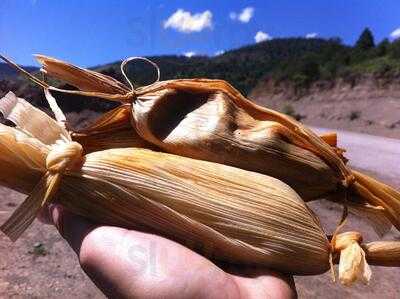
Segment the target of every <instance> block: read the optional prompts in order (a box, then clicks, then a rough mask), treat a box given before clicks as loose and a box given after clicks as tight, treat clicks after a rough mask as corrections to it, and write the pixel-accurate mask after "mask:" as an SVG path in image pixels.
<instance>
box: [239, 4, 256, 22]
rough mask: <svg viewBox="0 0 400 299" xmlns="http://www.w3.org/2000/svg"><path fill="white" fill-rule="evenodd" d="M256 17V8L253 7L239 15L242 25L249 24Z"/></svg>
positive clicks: (247, 8)
mask: <svg viewBox="0 0 400 299" xmlns="http://www.w3.org/2000/svg"><path fill="white" fill-rule="evenodd" d="M253 15H254V8H253V7H246V8H245V9H243V10H242V12H241V13H240V15H239V21H240V22H242V23H248V22H249V21H250V20H251V18H252V17H253Z"/></svg>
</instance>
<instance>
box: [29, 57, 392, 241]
mask: <svg viewBox="0 0 400 299" xmlns="http://www.w3.org/2000/svg"><path fill="white" fill-rule="evenodd" d="M37 59H38V60H39V62H40V63H42V65H43V71H44V72H46V73H47V74H48V75H50V76H54V77H57V78H58V79H61V80H65V81H66V82H68V83H69V84H71V85H74V86H76V87H78V88H79V89H80V91H68V90H59V89H57V88H53V87H51V86H48V85H46V84H45V83H43V82H42V83H38V84H41V85H42V86H43V87H45V88H49V89H50V90H58V91H63V92H68V93H75V94H80V95H88V96H96V97H100V98H104V99H108V100H113V101H120V102H121V103H123V105H122V106H121V107H118V108H116V109H115V110H113V111H111V112H109V113H108V114H106V115H104V117H103V118H102V119H101V120H100V121H99V122H98V123H95V124H94V125H93V127H89V128H86V129H85V130H84V131H83V132H77V133H76V134H73V135H72V136H73V138H74V139H76V140H77V141H79V142H80V143H82V144H84V147H85V148H87V149H88V150H89V151H95V150H96V149H106V148H114V147H129V146H136V145H137V144H140V146H142V147H149V146H150V144H151V148H153V149H156V148H158V149H159V150H162V151H165V152H169V153H173V154H177V155H181V156H187V157H191V158H195V159H201V160H208V161H212V162H218V163H222V164H227V165H231V166H236V167H239V168H242V169H246V170H250V171H256V172H259V173H263V174H267V175H271V176H273V177H276V178H278V179H280V180H282V181H284V182H286V183H287V184H289V185H290V186H291V187H292V188H294V189H295V190H296V191H297V192H298V193H299V194H300V195H301V196H302V198H303V199H304V200H313V199H317V198H321V197H326V196H329V197H330V198H335V199H336V200H338V199H339V201H340V202H342V203H343V202H345V201H346V199H347V201H346V204H347V205H350V206H351V208H352V209H353V210H355V211H356V212H357V213H358V214H362V215H364V216H365V217H367V218H368V219H369V220H371V221H372V222H374V227H375V228H376V230H377V231H378V232H379V233H381V234H382V233H384V232H385V231H387V230H389V229H390V223H392V224H394V225H395V226H396V228H397V229H400V217H399V215H400V193H399V192H398V191H396V190H394V189H393V188H391V187H389V186H387V185H385V184H383V183H381V182H379V181H376V180H373V179H371V178H369V177H368V176H366V175H364V174H362V173H359V172H356V171H353V170H351V169H350V168H349V167H347V166H346V165H345V162H346V159H345V158H344V157H343V155H342V154H343V150H341V149H339V148H337V147H336V135H335V134H330V135H324V136H320V137H318V136H317V135H315V134H314V133H313V132H312V131H311V130H309V129H308V128H307V127H306V126H303V125H302V124H301V123H299V122H297V121H295V120H294V119H292V118H290V117H288V116H286V115H284V114H282V113H279V112H276V111H273V110H270V109H266V108H263V107H260V106H257V105H255V104H253V103H252V102H250V101H249V100H247V99H246V98H244V97H243V96H242V95H241V94H240V93H239V92H238V91H237V90H235V89H234V88H233V87H232V86H230V85H229V84H228V83H226V82H225V81H221V80H208V79H192V80H189V79H182V80H170V81H162V82H156V83H154V84H152V85H150V86H145V87H142V88H138V89H135V90H129V88H128V87H126V86H124V85H123V84H122V83H120V82H118V81H116V80H115V79H113V78H111V77H108V76H105V75H102V74H99V73H96V72H93V71H88V70H85V69H81V68H78V67H76V66H73V65H71V64H68V63H65V62H63V61H60V60H57V59H54V58H50V57H46V56H43V55H37ZM129 105H130V106H131V108H129ZM128 109H131V113H127V111H128ZM115 115H118V116H119V117H118V118H117V117H115ZM130 122H132V125H133V128H134V129H133V130H131V131H130V130H129V129H128V128H127V126H129V123H130ZM114 124H117V125H114ZM118 126H123V129H120V128H118ZM110 127H113V128H114V129H112V130H110V129H109V128H110ZM117 135H118V138H115V137H114V136H117ZM371 215H372V216H371ZM375 219H378V221H376V220H375ZM389 221H390V223H389Z"/></svg>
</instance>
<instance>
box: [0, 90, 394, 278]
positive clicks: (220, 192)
mask: <svg viewBox="0 0 400 299" xmlns="http://www.w3.org/2000/svg"><path fill="white" fill-rule="evenodd" d="M8 100H9V102H12V101H15V103H14V104H13V105H12V106H13V108H12V109H9V110H8V117H9V118H10V119H13V120H14V122H15V123H16V124H17V127H16V128H10V127H7V126H5V125H0V169H1V170H2V172H1V175H0V183H1V184H3V185H6V186H7V187H10V188H13V189H16V190H19V191H21V192H24V193H27V194H30V195H29V196H28V198H27V199H26V200H25V201H24V203H23V204H22V205H21V206H20V207H18V208H17V210H16V211H15V212H14V214H13V215H12V216H11V217H10V219H9V220H8V221H7V222H6V223H5V224H3V225H2V227H1V230H2V231H3V232H5V233H6V234H7V235H8V236H9V237H10V238H11V239H12V240H15V239H17V238H18V237H19V235H20V234H21V233H22V232H23V231H24V230H25V229H26V228H27V227H28V226H29V224H30V223H31V222H32V221H33V219H34V217H35V215H36V214H37V212H38V211H39V209H40V208H41V207H43V206H44V205H46V204H48V203H50V202H51V201H53V200H57V201H58V202H60V203H62V204H63V205H64V206H66V207H67V208H69V209H70V210H72V211H73V212H75V213H78V214H80V215H83V216H85V217H88V218H90V219H92V220H94V221H99V222H102V223H107V224H112V225H118V226H124V227H130V228H135V229H138V228H139V229H143V230H146V231H151V232H155V233H158V234H161V235H164V236H166V237H169V238H171V239H174V240H176V241H178V242H181V243H183V244H185V245H188V244H189V245H190V246H194V247H196V248H197V250H199V251H200V252H201V253H203V254H206V255H207V257H209V258H213V259H218V260H223V261H228V262H231V263H236V264H240V265H255V266H266V267H269V268H272V269H276V270H278V271H282V272H286V273H291V274H302V275H306V274H319V273H323V272H325V271H326V270H328V269H329V267H331V264H330V261H331V258H332V257H333V258H334V259H339V279H340V281H341V282H342V283H343V284H345V285H350V284H351V283H353V282H355V281H357V280H359V281H362V282H364V283H368V281H369V279H370V276H371V271H370V268H369V266H368V263H367V261H368V259H369V254H370V252H371V258H372V261H373V263H375V264H378V265H379V264H383V265H386V266H399V264H398V260H399V258H398V257H399V255H400V249H399V248H400V244H398V242H388V243H389V244H388V245H386V244H385V243H384V242H382V243H380V245H377V244H376V243H371V244H364V245H362V244H361V241H362V239H361V236H360V235H359V233H356V232H352V233H345V234H339V235H335V236H334V239H333V241H332V243H330V242H329V241H328V239H327V237H326V236H325V233H324V231H323V230H322V228H321V226H320V224H319V221H318V219H317V217H316V216H315V215H314V214H313V213H312V212H311V211H310V210H309V209H308V208H307V206H306V204H305V203H304V202H303V201H302V199H301V198H300V197H299V196H298V194H297V193H296V192H295V191H294V190H293V189H292V188H290V187H289V186H288V185H286V184H285V183H283V182H281V181H279V180H277V179H274V178H272V177H268V176H265V175H261V174H258V173H255V172H249V171H245V170H242V169H238V168H233V167H230V166H225V165H222V164H217V163H211V162H206V161H201V160H193V159H190V158H185V157H181V156H176V155H171V154H166V153H161V152H155V151H151V150H148V149H140V148H123V149H110V150H105V151H97V152H93V153H90V154H88V155H85V156H84V155H83V152H82V146H81V145H80V144H78V143H77V142H74V141H72V140H71V139H70V138H69V137H68V132H67V131H66V130H65V128H64V127H63V126H62V124H59V123H56V122H55V121H53V120H52V119H51V118H49V117H48V116H46V115H45V114H44V113H43V112H41V111H39V110H38V109H36V108H34V107H32V106H31V105H30V104H29V103H27V102H26V101H24V100H23V99H18V98H16V97H12V94H9V95H8ZM9 104H10V103H9ZM8 107H11V106H8ZM3 113H4V110H3ZM26 115H31V116H32V118H31V119H35V121H34V122H33V123H32V122H30V123H29V125H26V124H25V121H26V119H25V118H24V116H26ZM44 124H46V125H48V126H49V127H48V129H49V130H48V132H49V134H46V133H43V132H46V131H47V130H43V125H44ZM11 166H12V167H11ZM10 177H12V178H13V179H12V180H10V179H9V178H10ZM385 253H389V256H390V258H388V255H387V254H385Z"/></svg>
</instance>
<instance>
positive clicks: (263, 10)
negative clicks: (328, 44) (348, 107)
mask: <svg viewBox="0 0 400 299" xmlns="http://www.w3.org/2000/svg"><path fill="white" fill-rule="evenodd" d="M366 26H368V27H370V28H371V30H372V31H373V33H374V35H375V38H376V40H377V41H379V40H381V39H383V38H385V37H388V38H390V35H391V33H393V32H394V33H393V37H395V36H400V29H399V30H398V31H397V34H396V31H395V30H396V29H398V28H400V1H399V0H386V1H385V0H335V1H322V0H321V1H317V0H308V1H295V0H292V1H286V0H280V1H269V0H264V1H223V0H220V1H216V0H214V1H195V0H185V1H171V0H170V1H165V0H163V1H161V0H160V1H158V0H155V1H133V0H130V1H129V0H126V1H123V0H114V1H103V0H97V1H95V0H92V1H89V0H86V1H83V0H69V1H52V0H0V52H1V53H4V54H6V55H7V56H9V57H11V58H13V59H15V60H16V61H17V62H18V63H20V64H24V65H34V64H35V62H34V60H33V59H32V56H31V54H33V53H42V54H47V55H51V56H55V57H58V58H61V59H65V60H68V61H71V62H73V63H75V64H78V65H81V66H93V65H98V64H103V63H107V62H113V61H116V60H119V59H123V58H125V57H128V56H139V55H160V54H184V53H190V52H194V53H196V54H204V55H210V56H211V55H215V53H217V52H220V51H224V50H228V49H232V48H237V47H240V46H243V45H247V44H252V43H255V42H256V40H257V41H260V40H265V39H269V38H278V37H291V36H303V37H304V36H306V35H307V34H311V36H314V35H317V36H318V37H323V38H325V37H333V36H338V37H340V38H342V40H343V41H344V42H345V43H347V44H353V43H354V42H355V40H356V39H357V37H358V36H359V34H360V32H361V31H362V30H363V28H365V27H366ZM256 36H257V38H255V37H256Z"/></svg>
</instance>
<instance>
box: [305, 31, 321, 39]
mask: <svg viewBox="0 0 400 299" xmlns="http://www.w3.org/2000/svg"><path fill="white" fill-rule="evenodd" d="M317 36H318V33H316V32H311V33H307V34H306V38H316V37H317Z"/></svg>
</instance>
